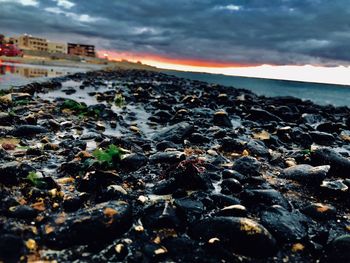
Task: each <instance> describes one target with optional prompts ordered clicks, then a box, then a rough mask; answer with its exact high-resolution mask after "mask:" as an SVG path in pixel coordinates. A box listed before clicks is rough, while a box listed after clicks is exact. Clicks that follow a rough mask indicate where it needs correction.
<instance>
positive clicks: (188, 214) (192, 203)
mask: <svg viewBox="0 0 350 263" xmlns="http://www.w3.org/2000/svg"><path fill="white" fill-rule="evenodd" d="M174 205H175V207H176V211H177V214H178V215H179V216H180V217H182V218H184V219H185V220H186V221H187V222H193V221H194V220H196V219H199V218H200V216H201V215H202V213H203V211H204V205H203V203H202V202H201V201H197V200H193V199H191V198H188V197H184V198H180V199H176V200H175V201H174Z"/></svg>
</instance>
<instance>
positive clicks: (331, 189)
mask: <svg viewBox="0 0 350 263" xmlns="http://www.w3.org/2000/svg"><path fill="white" fill-rule="evenodd" d="M348 189H349V187H348V186H347V185H346V184H344V183H343V180H333V181H331V180H325V181H323V182H322V184H321V190H323V191H324V192H325V193H328V194H335V195H337V196H341V195H342V194H344V193H345V192H347V191H348Z"/></svg>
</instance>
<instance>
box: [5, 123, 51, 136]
mask: <svg viewBox="0 0 350 263" xmlns="http://www.w3.org/2000/svg"><path fill="white" fill-rule="evenodd" d="M48 132H49V131H48V130H47V129H46V128H44V127H42V126H39V125H21V126H18V127H17V128H15V129H14V130H12V131H11V132H10V134H11V135H13V136H16V137H32V136H35V135H37V134H42V133H48Z"/></svg>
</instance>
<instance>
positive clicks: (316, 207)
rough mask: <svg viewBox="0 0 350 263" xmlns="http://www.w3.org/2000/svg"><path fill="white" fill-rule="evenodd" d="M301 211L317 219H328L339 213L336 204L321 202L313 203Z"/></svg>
mask: <svg viewBox="0 0 350 263" xmlns="http://www.w3.org/2000/svg"><path fill="white" fill-rule="evenodd" d="M301 211H302V212H303V213H304V214H305V215H308V216H310V217H311V218H313V219H315V220H328V219H331V218H334V217H335V215H336V213H337V210H336V209H335V207H334V206H332V205H327V204H321V203H312V204H310V205H307V206H306V207H304V208H303V209H302V210H301Z"/></svg>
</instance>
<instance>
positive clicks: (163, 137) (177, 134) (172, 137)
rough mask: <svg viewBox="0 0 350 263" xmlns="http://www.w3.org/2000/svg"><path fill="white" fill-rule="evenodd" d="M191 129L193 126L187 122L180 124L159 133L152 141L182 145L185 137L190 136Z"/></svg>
mask: <svg viewBox="0 0 350 263" xmlns="http://www.w3.org/2000/svg"><path fill="white" fill-rule="evenodd" d="M193 129H194V127H193V125H191V124H189V123H187V122H180V123H177V124H175V125H172V126H169V127H167V128H164V129H163V130H161V131H159V132H158V133H156V134H155V135H154V136H153V137H152V139H153V140H155V141H158V142H160V141H171V142H174V143H182V142H183V140H184V139H185V138H186V137H188V136H190V135H191V133H192V131H193Z"/></svg>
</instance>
